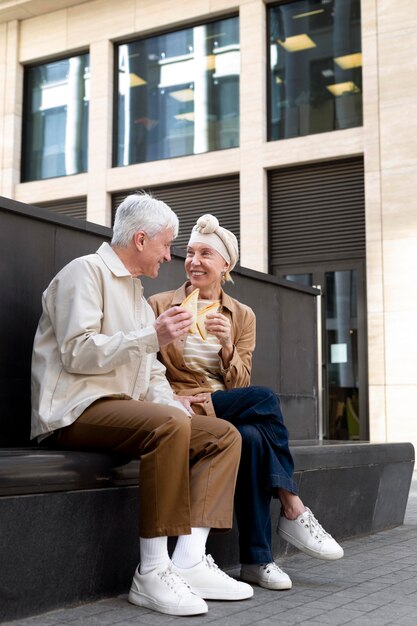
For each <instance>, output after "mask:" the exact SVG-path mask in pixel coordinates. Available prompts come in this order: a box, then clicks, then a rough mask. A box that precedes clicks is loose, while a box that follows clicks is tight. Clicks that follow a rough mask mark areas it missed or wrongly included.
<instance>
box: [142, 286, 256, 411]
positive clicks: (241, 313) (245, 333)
mask: <svg viewBox="0 0 417 626" xmlns="http://www.w3.org/2000/svg"><path fill="white" fill-rule="evenodd" d="M186 287H187V283H184V285H182V286H181V287H180V288H179V289H177V290H176V291H165V292H163V293H159V294H156V295H154V296H151V297H150V298H149V304H150V305H151V307H152V308H153V310H154V312H155V315H156V316H157V317H158V315H160V314H161V313H163V312H164V311H166V310H167V309H169V308H170V307H171V306H175V305H180V304H181V302H182V301H183V300H184V298H185V296H186V293H185V289H186ZM221 307H222V308H221V312H222V313H223V315H226V316H227V317H228V318H229V319H230V321H231V325H232V340H233V344H234V349H233V355H232V359H231V361H230V363H229V367H228V368H227V369H224V368H223V364H222V360H221V358H220V356H219V363H220V371H221V373H222V376H223V382H224V386H225V388H226V389H232V388H234V387H247V386H248V385H250V375H251V369H252V353H253V351H254V349H255V341H256V318H255V314H254V312H253V311H252V309H250V308H249V307H248V306H246V305H245V304H242V303H241V302H239V301H238V300H235V299H234V298H231V297H230V296H229V295H228V294H227V293H225V292H224V291H223V290H222V294H221ZM184 342H185V338H184V337H182V338H179V339H176V340H175V341H174V342H173V343H171V344H169V345H167V346H164V347H163V348H160V351H159V358H160V360H161V361H162V363H163V364H164V365H165V367H166V368H167V372H166V376H167V379H168V380H169V382H170V384H171V386H172V388H173V389H174V391H175V393H177V394H178V395H189V396H193V395H196V394H199V393H202V392H207V393H211V392H212V391H213V390H212V388H211V386H210V382H209V381H208V379H207V378H206V377H205V376H204V375H202V374H201V372H196V371H193V370H191V369H189V368H188V367H187V366H186V365H185V363H184V357H183V352H184ZM195 408H196V405H193V409H195ZM202 412H204V413H206V414H208V415H210V414H214V412H213V409H212V405H211V402H210V399H209V398H208V401H207V404H206V405H205V406H204V410H203V411H202Z"/></svg>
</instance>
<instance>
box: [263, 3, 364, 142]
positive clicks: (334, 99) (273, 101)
mask: <svg viewBox="0 0 417 626" xmlns="http://www.w3.org/2000/svg"><path fill="white" fill-rule="evenodd" d="M268 24H269V41H270V46H269V80H270V93H269V128H268V138H269V139H270V140H274V139H286V138H289V137H299V136H303V135H310V134H314V133H321V132H326V131H331V130H338V129H343V128H351V127H354V126H360V125H361V124H362V54H361V23H360V0H299V1H296V2H291V3H288V4H280V5H279V6H273V7H270V8H269V9H268Z"/></svg>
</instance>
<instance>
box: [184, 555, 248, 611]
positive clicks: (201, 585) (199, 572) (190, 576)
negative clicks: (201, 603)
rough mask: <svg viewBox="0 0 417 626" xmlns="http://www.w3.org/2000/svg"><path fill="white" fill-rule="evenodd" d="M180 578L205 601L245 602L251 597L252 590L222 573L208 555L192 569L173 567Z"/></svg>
mask: <svg viewBox="0 0 417 626" xmlns="http://www.w3.org/2000/svg"><path fill="white" fill-rule="evenodd" d="M174 568H175V571H177V572H178V573H179V574H180V576H181V578H184V579H185V580H186V581H187V583H188V584H189V585H190V587H191V589H192V591H193V592H194V593H196V594H197V595H198V596H200V597H201V598H205V599H206V600H246V598H251V597H252V596H253V589H252V587H251V586H250V585H247V584H246V583H241V582H239V581H238V580H235V579H234V578H231V577H230V576H228V575H227V574H226V573H225V572H223V571H222V570H221V569H220V568H219V567H218V566H217V565H216V564H215V562H214V560H213V557H212V556H211V555H210V554H207V555H204V557H203V560H202V561H201V562H200V563H197V565H194V567H190V568H187V569H183V568H180V567H176V566H175V565H174Z"/></svg>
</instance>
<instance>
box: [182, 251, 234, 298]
mask: <svg viewBox="0 0 417 626" xmlns="http://www.w3.org/2000/svg"><path fill="white" fill-rule="evenodd" d="M228 265H229V264H228V263H227V261H225V260H224V258H223V257H222V255H221V254H219V252H217V250H214V248H211V247H210V246H208V245H206V244H204V243H193V244H192V245H190V246H188V247H187V258H186V259H185V271H186V273H187V276H188V278H189V280H190V282H191V284H192V285H193V287H195V288H197V287H199V288H200V290H203V291H204V290H205V289H208V288H220V286H221V279H222V272H225V271H226V270H227V268H228Z"/></svg>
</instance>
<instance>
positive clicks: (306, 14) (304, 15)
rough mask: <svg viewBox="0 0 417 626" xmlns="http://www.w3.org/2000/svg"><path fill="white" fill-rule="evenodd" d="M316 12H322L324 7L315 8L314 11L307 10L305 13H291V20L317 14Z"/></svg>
mask: <svg viewBox="0 0 417 626" xmlns="http://www.w3.org/2000/svg"><path fill="white" fill-rule="evenodd" d="M318 13H324V9H317V10H316V11H308V12H307V13H298V14H297V15H293V16H292V19H293V20H298V19H299V18H300V17H310V15H317V14H318Z"/></svg>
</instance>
